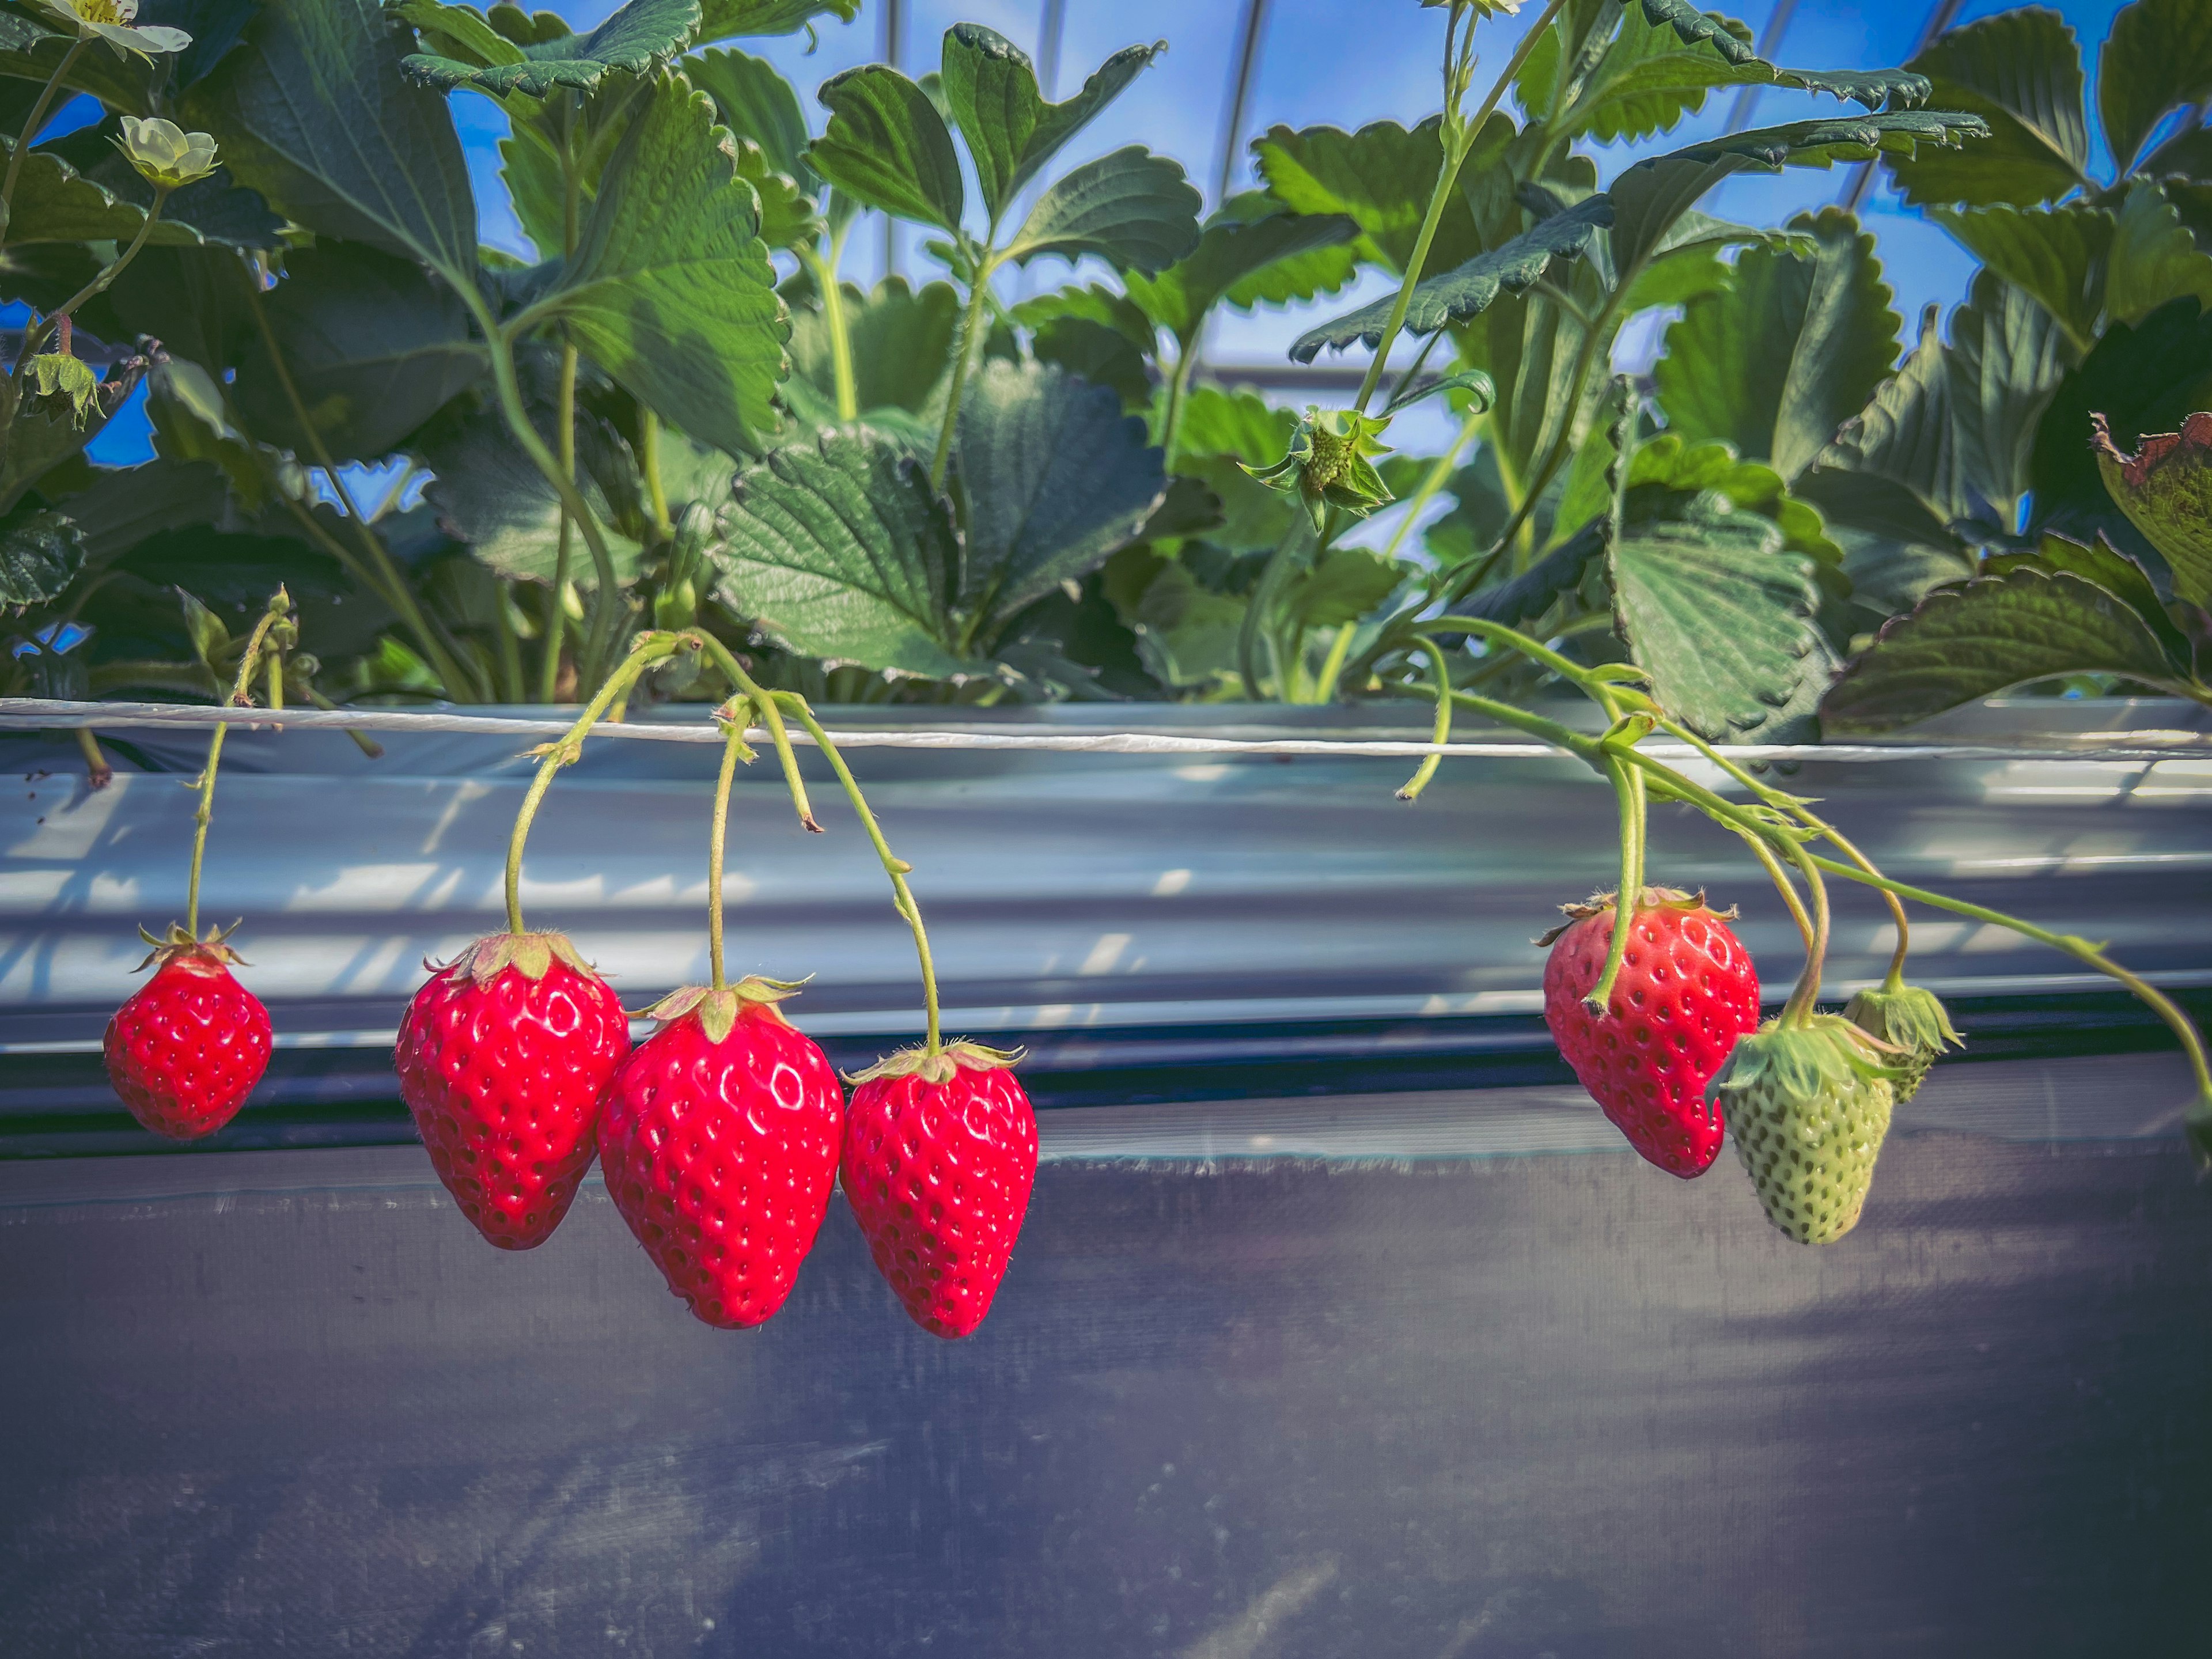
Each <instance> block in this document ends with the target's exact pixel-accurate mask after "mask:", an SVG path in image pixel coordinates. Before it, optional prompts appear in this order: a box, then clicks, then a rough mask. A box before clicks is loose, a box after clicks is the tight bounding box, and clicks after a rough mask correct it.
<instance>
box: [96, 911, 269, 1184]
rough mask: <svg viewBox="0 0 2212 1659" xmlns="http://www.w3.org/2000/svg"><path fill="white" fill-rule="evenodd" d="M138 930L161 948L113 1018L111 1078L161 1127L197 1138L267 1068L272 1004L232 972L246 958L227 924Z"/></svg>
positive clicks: (138, 1113) (218, 1123) (138, 1114)
mask: <svg viewBox="0 0 2212 1659" xmlns="http://www.w3.org/2000/svg"><path fill="white" fill-rule="evenodd" d="M139 932H140V933H141V935H142V936H143V938H144V939H145V940H146V942H147V943H148V944H149V945H152V946H153V947H154V951H153V954H152V955H150V956H149V957H147V958H146V960H145V961H143V962H142V963H139V964H138V967H139V969H140V970H141V971H142V972H143V970H144V969H148V968H152V969H154V977H153V978H152V979H150V980H149V981H146V983H145V984H143V985H142V986H140V987H138V989H137V992H136V993H135V994H133V995H132V996H131V999H130V1000H129V1001H127V1002H125V1004H124V1005H123V1006H121V1007H120V1008H118V1009H117V1010H116V1011H115V1017H114V1018H112V1019H111V1020H109V1021H108V1022H107V1038H106V1042H105V1043H104V1044H103V1045H102V1047H103V1048H104V1049H105V1051H106V1056H107V1078H108V1081H109V1082H110V1083H112V1084H113V1085H115V1092H116V1093H117V1094H118V1095H119V1096H121V1097H122V1098H123V1103H124V1104H125V1106H128V1107H129V1108H130V1109H131V1116H133V1117H135V1118H137V1120H138V1121H140V1122H141V1123H143V1124H144V1125H145V1126H146V1127H148V1128H149V1129H151V1130H152V1131H153V1132H154V1133H155V1134H159V1135H167V1136H169V1137H170V1138H171V1139H175V1140H197V1139H199V1138H200V1137H201V1136H203V1135H211V1134H213V1133H215V1132H216V1130H217V1129H220V1128H221V1127H222V1126H223V1125H224V1124H226V1123H228V1122H229V1121H231V1119H232V1118H234V1117H235V1116H237V1115H238V1109H239V1108H240V1106H242V1105H244V1104H245V1103H246V1096H248V1095H250V1094H252V1092H253V1088H254V1085H256V1084H258V1083H259V1082H260V1081H261V1074H262V1073H264V1072H265V1071H267V1070H268V1069H269V1045H270V1035H269V1011H268V1010H267V1009H266V1008H264V1007H263V1006H261V999H260V998H258V997H257V996H255V995H254V994H253V993H252V992H251V991H249V990H247V989H246V987H244V986H243V985H240V983H239V982H238V981H237V980H236V979H235V978H234V977H233V976H232V974H231V971H230V964H231V963H234V962H240V961H242V960H244V958H242V957H240V956H239V955H238V953H237V952H236V951H233V950H232V949H231V948H230V947H229V946H228V945H225V944H224V943H223V930H222V928H219V927H218V928H216V930H215V931H213V932H212V933H210V934H209V935H208V936H207V937H206V938H205V939H194V938H193V937H192V935H191V934H190V933H187V932H185V930H184V929H183V928H181V927H174V926H172V927H170V929H169V932H168V936H167V938H165V939H155V937H154V936H153V935H152V934H151V933H146V932H145V930H144V929H143V928H141V929H140V930H139ZM156 964H158V965H156Z"/></svg>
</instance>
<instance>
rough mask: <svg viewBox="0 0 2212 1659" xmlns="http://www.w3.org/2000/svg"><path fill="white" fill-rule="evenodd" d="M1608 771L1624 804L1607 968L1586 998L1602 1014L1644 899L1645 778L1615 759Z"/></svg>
mask: <svg viewBox="0 0 2212 1659" xmlns="http://www.w3.org/2000/svg"><path fill="white" fill-rule="evenodd" d="M1605 772H1606V776H1607V777H1608V778H1610V779H1611V780H1612V781H1613V795H1614V798H1615V799H1617V800H1618V801H1619V802H1620V889H1619V890H1618V891H1617V892H1615V893H1614V895H1613V936H1612V938H1611V939H1609V940H1608V941H1607V945H1606V947H1605V967H1604V968H1603V969H1601V971H1600V972H1599V974H1598V976H1597V983H1596V984H1595V985H1593V986H1591V987H1590V988H1589V995H1587V996H1585V997H1584V998H1583V1006H1584V1007H1586V1008H1588V1009H1589V1010H1590V1011H1591V1012H1595V1013H1600V1014H1601V1013H1603V1012H1605V1011H1606V1006H1607V1004H1608V1003H1609V1002H1611V1001H1612V1000H1613V984H1614V981H1617V980H1619V979H1620V967H1621V963H1624V962H1626V960H1627V959H1628V939H1629V933H1630V932H1631V930H1632V928H1634V927H1635V926H1636V910H1637V907H1638V904H1639V903H1640V902H1642V901H1643V897H1644V775H1643V774H1642V773H1641V772H1639V771H1638V770H1637V769H1635V768H1634V767H1632V766H1631V765H1629V764H1628V763H1626V761H1623V760H1620V759H1618V758H1616V757H1613V756H1607V757H1606V762H1605Z"/></svg>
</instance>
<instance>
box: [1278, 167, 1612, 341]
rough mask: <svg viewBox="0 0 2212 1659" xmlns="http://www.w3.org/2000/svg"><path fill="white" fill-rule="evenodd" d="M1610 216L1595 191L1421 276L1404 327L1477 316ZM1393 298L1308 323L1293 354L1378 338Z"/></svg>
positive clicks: (1589, 237)
mask: <svg viewBox="0 0 2212 1659" xmlns="http://www.w3.org/2000/svg"><path fill="white" fill-rule="evenodd" d="M1612 222H1613V203H1612V201H1611V199H1610V198H1609V197H1606V196H1603V195H1598V196H1593V197H1589V199H1588V200H1586V201H1583V202H1581V203H1578V204H1577V205H1575V206H1573V207H1571V208H1569V209H1568V210H1566V211H1565V212H1564V213H1559V214H1555V215H1553V216H1552V217H1551V218H1549V219H1546V220H1544V221H1542V222H1540V223H1539V224H1538V225H1537V226H1536V227H1535V228H1534V229H1532V230H1530V231H1528V232H1527V233H1526V234H1522V235H1520V236H1516V237H1515V238H1514V239H1513V240H1511V241H1510V242H1508V243H1506V244H1505V245H1504V246H1503V247H1500V248H1497V249H1495V250H1493V251H1492V252H1488V253H1482V254H1478V255H1476V256H1475V257H1474V258H1472V259H1470V260H1468V262H1467V263H1466V264H1463V265H1461V266H1460V267H1459V268H1458V269H1457V270H1450V271H1447V272H1445V273H1444V274H1443V275H1442V276H1431V277H1426V278H1425V279H1423V280H1422V282H1421V283H1419V285H1417V286H1416V287H1415V288H1414V289H1413V302H1412V303H1411V304H1410V305H1409V306H1408V307H1407V309H1406V321H1405V326H1406V329H1407V332H1409V333H1413V334H1433V333H1435V332H1436V331H1437V330H1438V329H1441V328H1444V327H1447V326H1449V325H1451V324H1453V323H1463V322H1465V321H1467V320H1468V319H1469V318H1471V317H1475V316H1479V315H1480V313H1483V312H1484V311H1486V310H1487V309H1488V308H1489V307H1490V306H1491V304H1492V301H1495V300H1496V299H1497V298H1498V295H1501V294H1504V293H1518V292H1520V291H1521V290H1522V289H1525V288H1528V287H1529V286H1530V285H1531V284H1533V283H1535V282H1537V281H1538V280H1539V279H1541V277H1542V276H1543V275H1544V274H1545V272H1547V270H1550V269H1551V268H1552V264H1553V261H1555V260H1559V259H1572V258H1579V257H1580V256H1581V255H1582V254H1583V253H1584V252H1587V251H1588V250H1589V246H1590V245H1591V243H1592V242H1593V241H1594V240H1595V239H1596V237H1597V235H1598V233H1599V232H1600V231H1601V230H1603V229H1604V228H1606V227H1607V226H1608V225H1610V224H1611V223H1612ZM1396 299H1397V296H1396V295H1391V296H1389V298H1387V299H1383V300H1378V301H1376V302H1375V303H1374V304H1372V305H1368V306H1363V307H1360V308H1359V309H1358V310H1357V311H1354V312H1349V313H1346V314H1345V315H1344V316H1341V317H1339V318H1336V319H1334V320H1332V321H1330V322H1327V323H1324V324H1322V325H1321V326H1320V327H1319V328H1316V329H1310V330H1308V331H1306V332H1305V333H1304V334H1302V335H1300V336H1299V337H1298V338H1297V342H1296V343H1294V344H1292V346H1291V360H1292V361H1293V362H1301V363H1310V362H1312V361H1313V360H1314V359H1315V357H1316V356H1319V355H1320V352H1321V349H1322V347H1323V346H1331V347H1334V349H1337V350H1340V351H1341V350H1343V349H1345V348H1346V347H1347V346H1350V345H1351V344H1352V343H1353V342H1354V341H1358V342H1360V343H1364V344H1365V345H1368V346H1375V345H1378V344H1380V343H1381V342H1382V339H1383V330H1384V328H1385V327H1387V326H1388V325H1389V319H1390V313H1391V311H1392V310H1393V309H1394V307H1395V304H1396Z"/></svg>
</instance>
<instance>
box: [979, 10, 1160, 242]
mask: <svg viewBox="0 0 2212 1659" xmlns="http://www.w3.org/2000/svg"><path fill="white" fill-rule="evenodd" d="M1166 48H1167V42H1166V41H1164V40H1162V41H1158V42H1156V43H1155V44H1153V45H1152V46H1125V47H1123V48H1122V49H1121V51H1120V52H1115V54H1114V55H1113V56H1112V57H1111V58H1108V59H1107V60H1106V61H1105V63H1104V64H1102V65H1100V66H1099V68H1098V70H1097V73H1095V74H1093V75H1092V76H1091V78H1090V79H1089V80H1087V81H1085V82H1084V85H1083V90H1082V91H1080V92H1079V93H1077V94H1075V96H1074V97H1073V98H1070V99H1068V100H1066V101H1065V102H1063V103H1058V104H1048V103H1047V102H1046V101H1045V100H1044V96H1043V94H1042V93H1041V92H1039V91H1038V89H1037V79H1036V70H1035V69H1034V68H1033V67H1032V66H1031V65H1030V59H1029V54H1028V53H1027V52H1024V51H1022V50H1021V48H1020V47H1018V46H1015V45H1014V44H1013V42H1012V41H1011V40H1007V39H1006V36H1004V35H1003V34H1000V33H998V32H997V31H996V30H995V29H988V28H986V27H983V26H982V25H981V23H955V24H954V25H953V26H952V27H951V28H950V29H948V30H946V31H945V55H944V87H945V102H946V104H947V105H949V106H951V111H952V118H953V120H954V121H955V122H956V123H957V125H959V128H960V132H961V136H962V137H964V138H966V139H967V141H968V154H969V155H970V156H971V157H973V158H974V160H975V177H976V182H977V183H978V184H979V185H981V187H982V191H983V205H984V207H985V208H986V209H987V210H988V211H989V213H990V215H991V216H992V218H993V219H994V220H995V219H996V218H997V217H998V216H999V215H1000V214H1001V213H1003V212H1004V211H1005V210H1006V206H1007V204H1009V203H1011V202H1012V200H1013V199H1014V197H1017V196H1018V195H1020V194H1021V191H1022V187H1023V186H1024V185H1026V184H1027V183H1028V182H1029V181H1030V179H1033V178H1035V177H1036V174H1037V172H1038V170H1039V169H1040V168H1041V167H1043V166H1044V164H1045V163H1046V162H1047V161H1050V160H1051V159H1052V158H1053V156H1054V155H1056V154H1058V153H1059V151H1060V148H1061V146H1063V145H1064V144H1066V143H1067V141H1068V140H1069V139H1071V138H1073V137H1074V136H1075V135H1076V134H1077V133H1078V132H1079V131H1081V130H1082V129H1083V128H1084V127H1085V126H1086V125H1089V124H1090V122H1091V119H1092V118H1094V117H1096V116H1097V114H1098V112H1100V111H1101V110H1103V109H1104V108H1105V107H1106V106H1107V105H1108V104H1109V103H1111V102H1113V100H1115V98H1116V97H1117V96H1119V95H1120V94H1121V90H1122V88H1125V87H1127V85H1128V84H1129V82H1132V81H1133V80H1135V79H1136V78H1137V76H1138V75H1139V74H1140V73H1141V72H1142V71H1143V70H1144V69H1145V68H1146V65H1147V64H1150V63H1151V62H1152V59H1153V58H1157V57H1158V56H1159V54H1160V53H1161V52H1164V51H1165V50H1166Z"/></svg>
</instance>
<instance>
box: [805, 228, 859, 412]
mask: <svg viewBox="0 0 2212 1659" xmlns="http://www.w3.org/2000/svg"><path fill="white" fill-rule="evenodd" d="M844 251H845V238H844V235H843V234H842V232H833V233H832V234H831V235H830V238H829V258H826V259H825V258H823V257H822V255H821V254H820V253H819V252H817V251H816V250H814V249H813V248H811V247H803V248H800V249H799V263H800V264H804V265H805V267H806V269H807V271H808V273H809V274H810V275H811V276H813V278H814V286H815V288H816V289H817V290H819V292H820V293H821V295H822V325H823V329H824V330H825V331H827V332H828V333H829V374H830V380H831V382H832V384H833V385H834V386H836V393H837V418H838V419H839V420H840V421H844V422H852V421H857V420H859V419H860V379H859V377H858V376H857V375H856V374H854V369H853V331H852V325H851V324H850V323H849V322H848V321H847V319H846V317H845V290H844V288H843V286H842V283H840V282H839V280H838V276H837V266H838V264H839V263H840V256H842V254H843V252H844Z"/></svg>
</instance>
